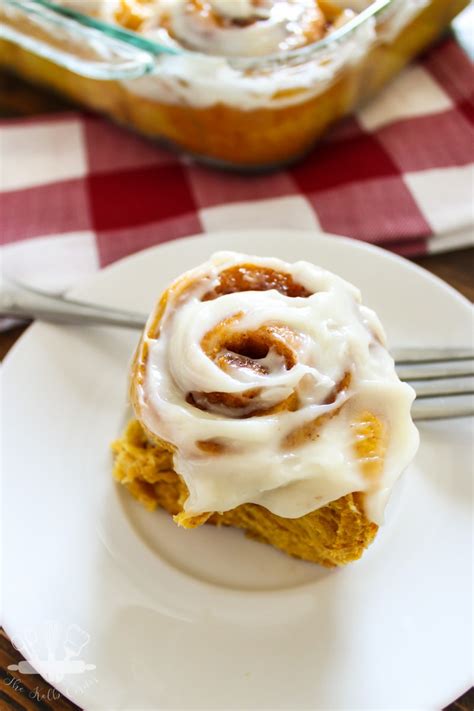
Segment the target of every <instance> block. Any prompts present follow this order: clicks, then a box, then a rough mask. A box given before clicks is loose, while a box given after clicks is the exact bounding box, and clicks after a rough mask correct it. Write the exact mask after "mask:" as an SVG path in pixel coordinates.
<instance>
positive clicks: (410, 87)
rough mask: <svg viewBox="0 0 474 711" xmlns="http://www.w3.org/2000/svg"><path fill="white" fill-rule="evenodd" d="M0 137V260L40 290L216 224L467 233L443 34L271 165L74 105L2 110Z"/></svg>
mask: <svg viewBox="0 0 474 711" xmlns="http://www.w3.org/2000/svg"><path fill="white" fill-rule="evenodd" d="M0 137H1V144H2V145H1V148H2V165H1V179H2V180H1V191H0V200H1V222H2V238H3V243H4V246H3V247H2V252H3V269H4V272H5V273H7V274H9V275H12V276H14V277H16V278H17V279H20V280H22V281H26V282H28V283H31V284H35V285H37V286H41V287H43V288H50V289H53V290H58V291H59V290H61V289H63V288H66V287H68V286H70V285H71V284H73V283H74V282H75V281H76V280H77V279H79V278H81V277H83V276H85V275H87V274H90V273H91V272H93V271H95V270H97V269H98V268H99V267H102V266H105V265H106V264H110V263H111V262H113V261H114V260H116V259H120V258H121V257H125V256H127V255H128V254H131V253H132V252H136V251H138V250H140V249H143V248H145V247H149V246H150V245H154V244H158V243H161V242H164V241H166V240H172V239H175V238H177V237H183V236H186V235H191V234H195V233H199V232H212V231H216V230H224V229H226V228H232V229H235V228H248V229H254V228H259V227H266V228H268V227H279V228H281V227H288V228H301V229H321V230H324V231H326V232H333V233H336V234H342V235H349V236H351V237H355V238H356V239H361V240H366V241H368V242H373V243H377V244H379V245H382V246H384V247H387V248H388V249H391V250H394V251H396V252H399V253H402V254H404V255H408V256H411V255H417V254H423V253H426V252H429V251H441V250H449V249H454V248H456V247H460V246H462V245H466V244H468V243H469V242H471V243H472V237H473V223H474V214H473V192H472V190H473V185H474V81H473V73H472V66H471V64H470V61H469V59H468V58H467V56H466V55H465V54H464V52H463V51H462V50H461V49H460V48H459V46H458V45H457V44H456V42H455V41H454V40H453V39H448V40H446V41H445V42H444V43H443V44H441V45H440V46H438V47H437V48H435V49H434V50H432V51H431V52H430V53H429V54H428V55H426V56H425V57H424V58H423V59H422V60H421V61H420V62H418V63H417V64H414V65H412V66H411V67H409V68H408V69H407V70H405V71H404V72H403V73H402V74H401V75H400V76H399V77H398V78H397V79H396V80H395V81H394V82H393V83H392V84H391V85H390V86H389V87H388V88H387V89H386V90H385V91H384V92H383V93H382V94H380V95H379V96H378V97H377V98H376V99H375V100H374V101H372V103H370V104H369V105H368V106H367V107H365V108H363V109H362V110H360V111H359V112H358V113H357V115H356V116H355V117H354V118H351V119H348V120H347V121H345V122H344V123H342V124H341V125H340V126H339V127H338V128H336V129H335V131H333V133H332V134H331V135H330V136H329V137H328V138H327V140H325V141H324V142H323V143H321V144H320V145H319V146H317V147H316V148H315V149H314V151H313V152H312V153H311V155H310V156H309V157H308V158H306V160H304V161H303V162H302V163H300V164H298V165H296V166H294V167H291V168H287V169H286V170H282V171H280V172H278V173H274V174H271V175H264V176H262V175H260V176H239V175H235V174H226V173H222V172H219V171H217V170H213V169H210V168H204V167H202V166H198V165H196V164H194V163H192V162H191V161H190V160H187V159H183V158H179V157H178V156H176V155H174V154H173V153H171V152H167V151H165V150H163V149H161V148H159V147H157V146H155V145H152V144H151V143H148V142H147V141H145V140H142V139H141V138H139V137H137V136H135V135H133V134H131V133H129V132H127V131H125V130H122V129H120V128H118V127H116V126H113V125H112V124H110V123H108V122H107V121H105V120H104V119H102V118H99V117H97V116H92V115H88V114H85V113H81V112H73V113H65V114H60V115H56V116H51V115H47V116H43V117H40V118H37V117H35V118H32V119H26V120H23V119H22V120H6V121H3V122H0Z"/></svg>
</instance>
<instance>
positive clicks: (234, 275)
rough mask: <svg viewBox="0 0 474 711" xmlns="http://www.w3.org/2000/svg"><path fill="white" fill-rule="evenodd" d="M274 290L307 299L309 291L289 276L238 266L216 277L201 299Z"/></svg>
mask: <svg viewBox="0 0 474 711" xmlns="http://www.w3.org/2000/svg"><path fill="white" fill-rule="evenodd" d="M270 289H276V291H279V292H280V294H283V295H284V296H290V297H298V296H299V297H308V296H311V293H312V292H311V291H308V289H306V288H305V287H304V286H302V285H301V284H298V282H296V281H294V279H293V277H292V276H291V274H287V273H285V272H278V271H276V270H275V269H270V268H268V267H262V266H260V265H258V264H238V265H237V266H235V267H229V269H224V270H223V271H222V272H221V273H220V274H219V277H218V282H217V285H216V286H215V287H214V288H213V289H211V290H210V291H208V292H207V293H206V294H204V296H203V297H202V301H211V300H212V299H216V298H217V297H218V296H223V295H224V294H234V293H236V292H241V291H270Z"/></svg>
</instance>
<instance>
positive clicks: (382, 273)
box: [3, 231, 472, 711]
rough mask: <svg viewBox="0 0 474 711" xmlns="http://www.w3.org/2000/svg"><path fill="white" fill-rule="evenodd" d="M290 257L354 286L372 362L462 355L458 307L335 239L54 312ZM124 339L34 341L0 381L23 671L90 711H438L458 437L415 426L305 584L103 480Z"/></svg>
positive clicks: (13, 610)
mask: <svg viewBox="0 0 474 711" xmlns="http://www.w3.org/2000/svg"><path fill="white" fill-rule="evenodd" d="M224 248H226V249H237V250H241V251H243V252H248V253H250V254H252V253H253V254H259V255H274V256H278V257H282V258H284V259H287V260H290V261H293V260H296V259H308V260H310V261H313V262H315V263H317V264H321V265H322V266H324V267H328V268H329V269H331V270H334V271H336V272H338V273H339V274H341V275H342V276H343V277H346V278H347V279H349V280H350V281H352V282H354V283H355V284H357V285H358V286H359V287H360V288H361V289H362V292H363V296H364V299H365V301H366V303H367V304H369V305H370V306H372V307H374V308H375V309H376V310H377V312H378V313H379V315H380V317H381V319H382V321H383V322H384V324H385V325H386V329H387V331H388V334H389V338H390V340H391V342H392V344H394V345H402V344H405V345H440V346H442V345H447V344H453V345H468V341H469V334H470V325H471V321H470V306H469V304H468V303H467V302H466V301H465V300H464V299H463V298H462V297H460V296H459V294H457V293H456V292H454V291H453V290H452V289H450V288H449V287H448V286H446V285H445V284H443V283H442V282H441V281H439V280H438V279H436V278H434V277H433V276H430V275H429V274H428V273H426V272H424V271H422V270H420V269H418V268H417V267H415V266H413V265H412V264H410V263H408V262H406V261H404V260H402V259H399V258H397V257H395V256H393V255H391V254H389V253H387V252H384V251H382V250H379V249H376V248H373V247H369V246H367V245H365V244H362V243H357V242H353V241H350V240H346V239H337V238H334V237H329V236H322V235H318V234H314V233H311V234H310V233H301V232H298V233H294V232H288V231H281V232H280V231H271V232H243V233H242V232H241V233H227V234H214V235H210V236H206V237H201V238H190V239H185V240H179V241H176V242H171V243H168V244H165V245H163V246H161V247H158V248H154V249H151V250H147V251H145V252H142V253H140V254H137V255H135V256H133V257H131V258H129V259H126V260H124V261H122V262H120V263H118V264H116V265H114V266H113V267H111V268H109V269H106V270H104V271H103V272H101V273H100V274H97V275H96V276H95V277H94V278H92V279H90V280H89V281H88V282H87V283H85V284H84V285H83V286H82V287H81V288H79V289H76V290H75V292H74V295H75V296H78V297H81V298H85V299H89V300H91V301H96V302H102V303H104V304H109V305H114V306H117V307H125V308H127V309H132V310H141V311H147V310H148V309H149V308H150V307H151V305H152V303H153V301H154V299H155V298H156V297H157V295H158V294H159V292H160V291H161V290H162V289H163V288H164V287H165V286H166V285H167V284H168V283H169V281H170V280H171V279H172V278H173V277H175V276H176V275H177V274H178V273H180V272H181V271H183V270H184V269H187V268H189V267H191V266H194V265H195V264H197V263H199V262H201V261H203V260H205V259H206V258H207V257H208V256H209V254H210V253H212V252H213V251H215V250H217V249H224ZM137 338H138V334H137V333H136V332H125V331H122V332H121V331H118V330H113V329H104V328H82V327H64V326H54V325H45V324H35V325H34V326H33V327H32V328H30V329H29V330H28V331H27V333H26V334H25V335H24V336H23V338H22V339H21V340H20V342H19V343H18V344H17V345H16V346H15V348H14V349H13V351H12V352H11V354H10V355H9V357H8V358H7V361H6V363H5V368H4V377H5V382H4V393H3V404H4V419H3V433H4V439H3V442H4V467H3V470H4V482H3V494H4V521H3V525H4V531H5V535H6V537H7V539H8V542H7V545H5V546H4V568H3V573H4V581H3V593H4V619H3V623H4V626H5V628H6V631H7V633H9V634H10V635H11V636H12V637H14V639H15V641H16V643H17V644H18V646H19V647H20V648H21V649H22V650H23V652H24V653H25V654H26V656H27V658H28V659H29V660H30V661H31V662H32V663H33V664H34V665H35V666H36V668H37V670H38V671H39V672H40V673H43V675H46V676H48V677H49V678H50V679H52V680H53V682H54V683H55V684H56V686H57V688H58V689H59V690H60V691H61V692H63V693H64V694H65V695H67V696H69V697H70V698H71V699H72V700H74V701H75V702H76V703H77V704H79V705H80V706H81V707H84V708H86V709H87V711H92V710H93V709H100V710H101V711H105V710H106V709H107V710H113V711H119V710H121V709H127V710H128V711H132V710H133V711H137V710H138V709H140V710H141V709H237V708H238V709H242V708H245V709H276V708H278V709H292V710H293V709H302V708H305V709H344V710H349V709H364V710H366V709H435V708H436V709H439V708H441V707H442V706H443V705H445V704H447V703H448V702H450V701H452V700H454V699H455V698H456V697H457V696H458V695H460V694H461V693H462V692H463V691H465V689H466V688H467V687H468V686H469V685H470V683H471V678H470V677H471V664H472V647H471V638H470V624H469V619H470V616H471V595H472V587H471V585H472V583H471V573H472V568H471V553H472V549H471V537H470V522H471V503H472V498H471V476H470V475H471V471H470V470H471V454H472V451H471V441H472V440H471V437H472V432H471V430H470V426H469V422H468V421H466V420H457V421H451V422H438V423H432V424H424V425H423V426H422V427H421V448H420V451H419V455H418V456H417V459H416V462H415V464H414V465H413V466H412V467H411V468H410V470H409V471H408V472H407V473H406V475H405V477H404V480H403V486H402V487H401V490H400V491H399V492H398V496H397V497H395V498H396V501H392V504H391V507H390V511H389V514H388V519H389V521H388V525H386V526H385V527H384V528H383V529H382V530H381V532H380V534H379V536H378V537H377V539H376V541H375V543H374V545H373V546H372V547H371V548H370V549H369V551H368V552H367V553H366V554H365V555H364V557H363V558H362V560H361V561H359V562H357V563H355V564H352V565H350V566H348V567H346V568H344V569H341V570H336V571H327V570H324V569H322V568H319V567H318V566H314V565H311V564H309V563H304V562H301V561H297V560H293V559H291V558H289V557H286V556H285V555H283V554H281V553H279V552H278V551H276V550H273V549H272V548H270V547H268V546H264V545H261V544H259V543H256V542H253V541H250V540H248V539H246V538H245V537H244V536H243V535H242V533H241V532H239V531H234V530H216V529H214V528H212V527H205V526H204V527H203V528H202V529H199V530H195V531H192V532H189V531H184V530H179V529H178V528H177V527H176V526H175V525H174V524H173V523H172V521H171V520H170V519H169V517H168V516H167V515H166V514H164V513H162V512H161V513H160V512H158V513H148V512H146V511H145V510H143V509H142V508H141V507H140V506H139V505H138V504H137V503H136V502H134V501H133V500H132V499H131V498H130V497H129V496H127V495H126V493H125V492H124V491H122V490H120V489H119V487H117V486H116V485H114V483H113V482H112V479H111V475H110V470H111V456H110V453H109V449H108V445H109V442H110V441H111V440H112V439H113V438H114V437H116V436H117V435H118V433H119V432H120V430H121V428H122V426H123V424H124V422H125V420H126V417H127V406H126V398H125V393H126V379H127V367H128V363H129V359H130V356H131V353H132V350H133V348H134V345H135V343H136V341H137ZM5 540H6V539H5V538H4V541H5Z"/></svg>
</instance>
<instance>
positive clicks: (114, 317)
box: [0, 282, 144, 330]
mask: <svg viewBox="0 0 474 711" xmlns="http://www.w3.org/2000/svg"><path fill="white" fill-rule="evenodd" d="M0 313H1V314H2V315H3V316H11V317H15V318H22V319H34V318H37V319H39V320H41V321H51V322H53V323H68V324H75V325H90V326H118V327H119V328H132V329H136V330H141V329H143V326H144V317H143V316H142V315H141V314H134V313H132V312H126V311H124V312H121V311H118V310H115V309H108V308H105V307H104V308H101V307H98V306H96V305H92V304H91V305H90V306H89V305H88V304H85V303H84V304H82V303H79V302H74V301H68V300H67V299H62V298H61V297H55V296H49V295H47V294H42V293H40V292H33V291H30V290H29V289H23V288H22V287H21V286H20V285H19V284H13V283H10V282H4V283H3V284H2V288H1V290H0Z"/></svg>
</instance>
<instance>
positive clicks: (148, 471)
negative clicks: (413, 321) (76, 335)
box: [113, 252, 418, 566]
mask: <svg viewBox="0 0 474 711" xmlns="http://www.w3.org/2000/svg"><path fill="white" fill-rule="evenodd" d="M130 395H131V401H132V405H133V408H134V411H135V415H136V420H133V421H132V422H131V423H130V424H129V426H128V428H127V430H126V432H125V434H124V436H123V438H122V439H120V440H118V441H117V442H115V443H114V444H113V450H114V453H115V467H114V475H115V477H116V478H117V479H118V481H120V482H121V483H122V484H124V485H125V486H127V487H128V489H129V490H130V492H131V493H132V494H133V495H134V496H135V497H136V498H137V499H139V500H140V501H141V502H142V503H143V504H144V505H145V506H147V507H148V508H150V509H153V508H155V507H156V506H161V507H163V508H165V509H166V510H167V511H168V512H169V513H171V514H172V515H173V516H174V520H175V521H176V523H177V524H178V525H180V526H184V527H185V528H194V527H196V526H200V525H202V524H204V523H212V524H215V525H225V526H236V527H239V528H242V529H244V530H245V531H246V532H247V533H248V534H249V535H250V536H252V537H253V538H255V539H258V540H260V541H264V542H266V543H270V544H271V545H273V546H276V547H277V548H280V549H281V550H283V551H285V552H286V553H289V554H290V555H293V556H296V557H298V558H303V559H305V560H309V561H313V562H315V563H320V564H321V565H325V566H335V565H343V564H345V563H348V562H350V561H352V560H355V559H357V558H359V557H360V556H361V554H362V552H363V550H364V548H366V547H367V546H368V545H369V543H370V542H371V541H372V540H373V538H374V536H375V534H376V532H377V528H378V525H379V524H380V523H381V522H382V520H383V513H384V508H385V505H386V503H387V500H388V498H389V495H390V492H391V489H392V487H393V485H394V483H395V482H396V480H397V479H398V477H399V476H400V474H401V473H402V471H403V470H404V469H405V468H406V466H407V465H408V464H409V463H410V461H411V460H412V458H413V457H414V455H415V452H416V449H417V446H418V433H417V430H416V428H415V426H414V425H413V422H412V419H411V416H410V408H411V404H412V401H413V399H414V391H413V390H412V388H411V387H409V386H408V385H407V384H405V383H402V382H400V380H399V379H398V377H397V375H396V373H395V369H394V363H393V360H392V358H391V356H390V355H389V353H388V351H387V349H386V346H385V336H384V332H383V329H382V326H381V324H380V322H379V320H378V318H377V316H376V315H375V313H374V312H373V311H371V310H370V309H368V308H367V307H365V306H363V305H362V304H361V297H360V293H359V291H358V290H357V289H356V288H355V287H354V286H352V285H351V284H349V283H348V282H346V281H344V280H343V279H341V278H340V277H337V276H336V275H334V274H332V273H330V272H328V271H326V270H324V269H321V268H319V267H316V266H314V265H312V264H310V263H308V262H296V263H295V264H288V263H286V262H283V261H281V260H279V259H274V258H268V259H263V258H259V257H250V256H247V255H243V254H236V253H234V252H220V253H217V254H215V255H214V256H213V257H212V258H211V259H210V260H209V261H208V262H206V263H205V264H203V265H202V266H200V267H197V268H196V269H193V270H192V271H189V272H187V273H186V274H184V275H183V276H181V277H179V278H178V279H177V280H176V281H175V282H174V283H173V284H171V286H170V287H169V288H168V289H167V290H166V291H165V292H164V294H163V295H162V297H161V299H160V300H159V301H158V303H157V305H156V307H155V308H154V309H153V312H152V314H151V316H150V318H149V320H148V323H147V325H146V327H145V331H144V334H143V336H142V339H141V341H140V344H139V346H138V349H137V352H136V355H135V359H134V363H133V366H132V373H131V383H130Z"/></svg>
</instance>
